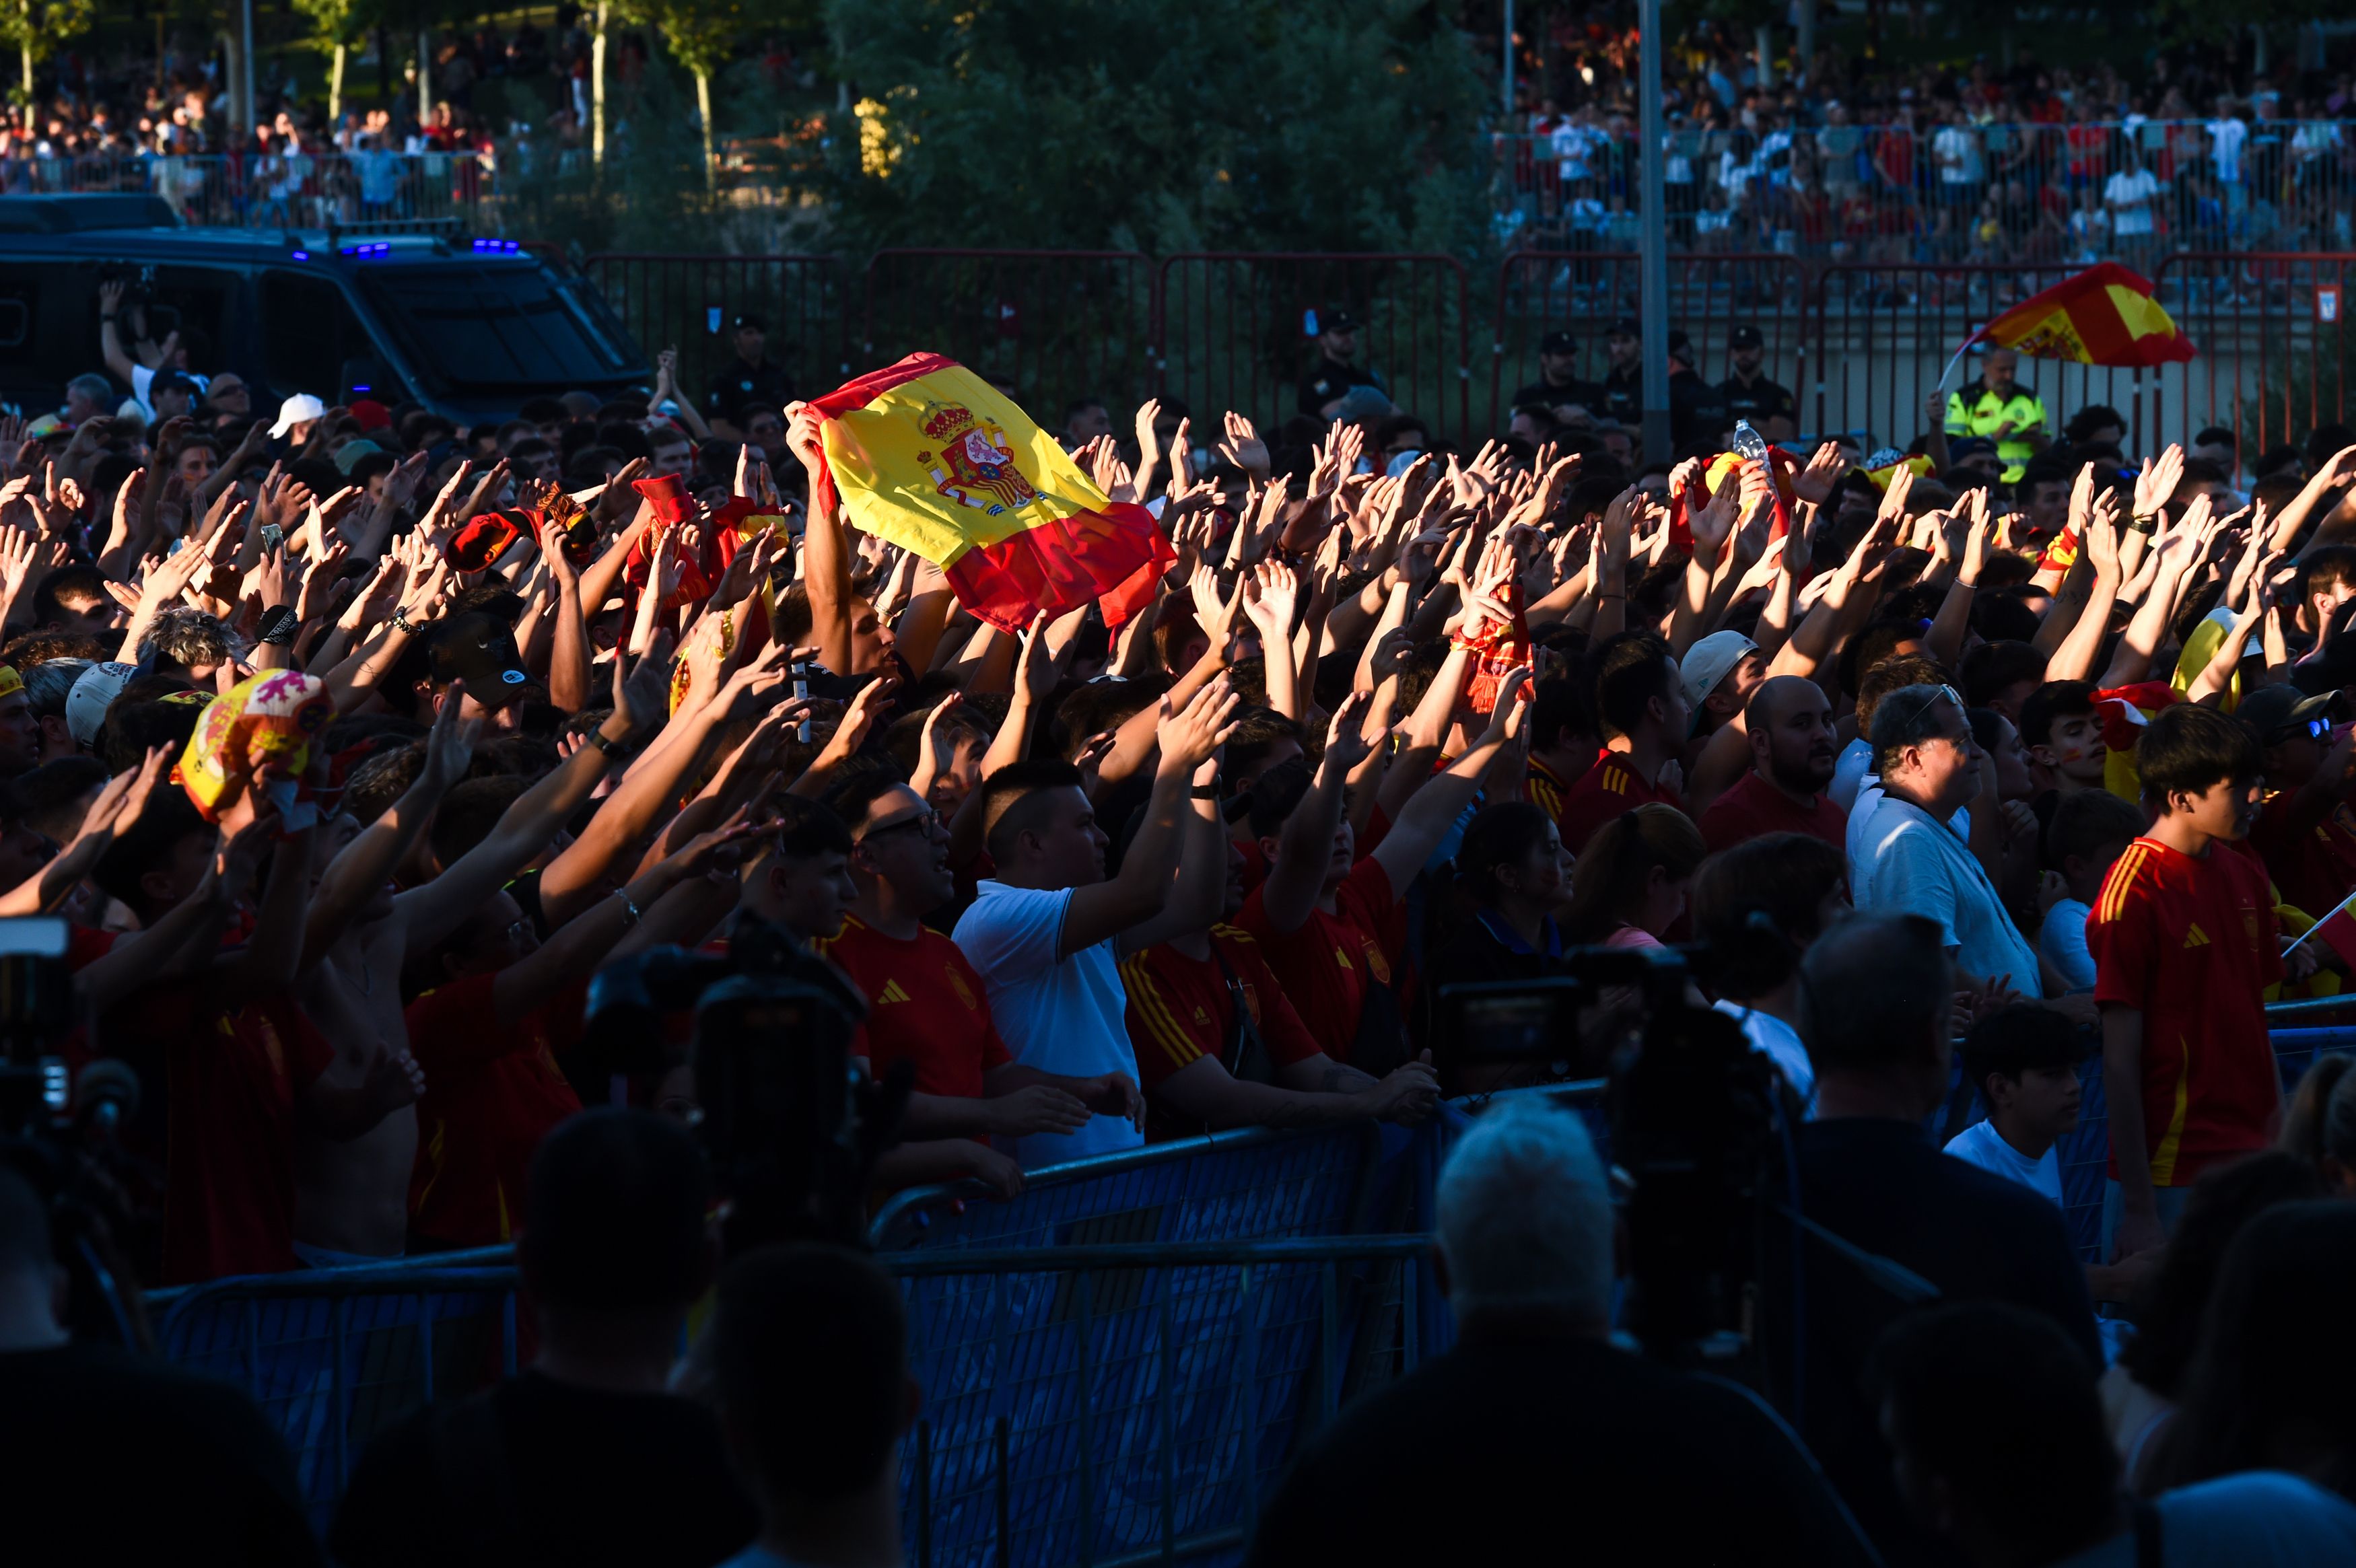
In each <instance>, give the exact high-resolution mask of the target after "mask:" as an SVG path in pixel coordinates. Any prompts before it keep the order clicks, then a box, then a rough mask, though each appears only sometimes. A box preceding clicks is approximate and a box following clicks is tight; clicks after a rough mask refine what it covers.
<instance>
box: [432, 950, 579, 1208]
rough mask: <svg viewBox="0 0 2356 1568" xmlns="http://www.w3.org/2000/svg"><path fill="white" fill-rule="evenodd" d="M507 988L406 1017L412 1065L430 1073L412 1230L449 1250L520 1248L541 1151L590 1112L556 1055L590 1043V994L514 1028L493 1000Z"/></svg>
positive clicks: (476, 991) (572, 995)
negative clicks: (585, 1021) (586, 1035)
mask: <svg viewBox="0 0 2356 1568" xmlns="http://www.w3.org/2000/svg"><path fill="white" fill-rule="evenodd" d="M497 983H498V975H497V974H496V973H493V974H487V975H469V976H466V978H464V979H462V980H453V981H452V982H450V984H448V985H446V986H440V987H435V988H434V989H433V990H431V991H427V992H425V993H424V994H423V995H422V996H420V997H418V998H417V999H416V1000H415V1001H413V1002H412V1003H410V1004H409V1006H408V1008H405V1009H404V1010H403V1015H402V1016H403V1017H404V1018H405V1019H406V1020H407V1021H408V1024H409V1053H410V1054H411V1055H412V1056H414V1057H415V1058H417V1064H418V1066H420V1067H422V1068H423V1069H424V1070H425V1095H424V1097H423V1099H421V1100H419V1101H418V1102H417V1166H416V1168H415V1170H414V1171H413V1172H412V1174H411V1176H410V1180H409V1221H410V1224H411V1225H412V1227H413V1228H414V1229H415V1230H416V1232H417V1233H418V1234H419V1235H421V1236H424V1237H427V1238H429V1239H430V1240H433V1241H434V1242H438V1243H443V1244H444V1245H445V1246H456V1247H488V1246H496V1245H497V1244H498V1243H501V1242H508V1241H512V1240H514V1239H515V1230H516V1227H517V1226H519V1225H520V1224H522V1223H523V1211H524V1180H525V1176H526V1174H527V1173H528V1172H529V1171H530V1169H531V1157H532V1153H533V1151H534V1150H536V1149H538V1148H539V1147H540V1140H541V1139H542V1138H544V1137H546V1136H548V1135H549V1133H550V1132H551V1131H552V1130H553V1129H554V1128H555V1126H556V1124H557V1123H559V1122H561V1121H562V1120H564V1118H565V1117H567V1116H570V1115H573V1113H575V1112H577V1111H579V1110H580V1109H581V1099H580V1096H578V1095H576V1094H575V1093H573V1085H572V1084H571V1083H568V1082H566V1080H565V1077H564V1072H563V1070H562V1069H561V1068H559V1067H558V1066H557V1065H556V1052H557V1051H558V1050H560V1049H569V1048H570V1046H571V1045H572V1044H573V1041H574V1040H576V1039H577V1038H578V1037H579V1035H580V1032H581V1016H582V1015H581V1010H582V1004H583V1002H584V1000H586V998H587V997H588V995H589V987H587V986H586V985H585V984H584V985H579V986H574V987H571V988H570V989H568V990H566V991H565V992H564V993H562V995H560V996H558V997H555V998H554V999H552V1000H551V1001H549V1002H547V1003H546V1004H544V1005H543V1006H541V1007H540V1008H536V1009H535V1010H533V1011H532V1012H531V1013H530V1015H529V1016H527V1017H526V1018H525V1019H523V1020H522V1021H521V1022H519V1023H518V1024H515V1025H513V1026H508V1025H503V1024H501V1023H500V1022H499V1020H498V1007H497V1005H496V1004H495V1003H494V1002H493V1000H492V990H493V987H495V986H496V984H497Z"/></svg>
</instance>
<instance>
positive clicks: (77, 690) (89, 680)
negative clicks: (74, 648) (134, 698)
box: [66, 659, 139, 746]
mask: <svg viewBox="0 0 2356 1568" xmlns="http://www.w3.org/2000/svg"><path fill="white" fill-rule="evenodd" d="M138 673H139V667H138V666H137V665H131V664H117V663H116V662H115V661H113V660H112V659H108V660H106V661H105V662H103V663H102V664H94V665H92V666H91V667H89V668H88V669H86V670H84V671H82V672H81V675H80V677H78V678H77V679H76V680H75V681H74V683H73V685H72V687H71V688H69V689H68V690H67V692H66V731H67V733H69V734H70V735H71V736H72V737H73V738H74V744H75V745H77V746H95V745H97V744H98V731H99V726H100V725H102V724H104V723H105V722H106V710H107V709H109V708H110V707H112V706H113V703H114V699H115V698H117V697H118V696H120V695H121V694H122V691H123V688H124V687H125V686H127V685H128V684H130V681H131V677H133V676H134V675H137V674H138Z"/></svg>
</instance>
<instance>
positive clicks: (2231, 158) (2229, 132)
mask: <svg viewBox="0 0 2356 1568" xmlns="http://www.w3.org/2000/svg"><path fill="white" fill-rule="evenodd" d="M2249 139H2250V127H2249V125H2248V124H2247V123H2245V122H2244V121H2240V120H2211V121H2210V122H2209V155H2210V156H2211V158H2213V159H2215V160H2216V163H2217V183H2219V184H2220V185H2237V184H2239V183H2240V182H2241V178H2242V144H2243V143H2244V142H2246V141H2248V140H2249Z"/></svg>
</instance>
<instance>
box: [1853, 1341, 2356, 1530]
mask: <svg viewBox="0 0 2356 1568" xmlns="http://www.w3.org/2000/svg"><path fill="white" fill-rule="evenodd" d="M1872 1379H1873V1384H1874V1397H1875V1399H1876V1401H1877V1403H1879V1407H1880V1413H1881V1416H1880V1419H1881V1426H1882V1430H1883V1431H1884V1432H1885V1433H1887V1434H1888V1435H1889V1438H1890V1446H1891V1449H1892V1452H1893V1454H1894V1456H1895V1457H1894V1463H1893V1470H1894V1473H1895V1477H1896V1480H1897V1484H1898V1487H1899V1488H1900V1490H1901V1492H1902V1493H1903V1494H1904V1496H1905V1499H1906V1502H1907V1505H1908V1507H1909V1509H1911V1510H1912V1513H1913V1516H1914V1517H1915V1518H1916V1519H1917V1520H1920V1521H1921V1523H1922V1526H1923V1528H1924V1529H1925V1530H1926V1531H1930V1532H1932V1533H1933V1534H1934V1535H1936V1536H1939V1537H1941V1538H1943V1539H1944V1541H1946V1542H1948V1543H1949V1544H1950V1547H1951V1550H1952V1551H1953V1552H1956V1553H1959V1554H1960V1555H1961V1557H1962V1558H1963V1560H1964V1561H1965V1562H1967V1563H1972V1564H1973V1565H1974V1568H2020V1565H2022V1564H2039V1565H2045V1564H2051V1568H2212V1565H2222V1564H2227V1563H2231V1564H2233V1565H2235V1568H2326V1565H2328V1564H2333V1563H2346V1562H2347V1561H2349V1553H2351V1552H2356V1508H2351V1507H2350V1506H2349V1505H2348V1504H2347V1503H2345V1502H2343V1501H2341V1500H2340V1499H2339V1498H2337V1497H2335V1496H2333V1495H2332V1494H2331V1493H2330V1492H2329V1491H2326V1490H2324V1489H2323V1488H2320V1487H2318V1486H2316V1485H2314V1484H2313V1483H2311V1482H2309V1481H2307V1480H2304V1479H2301V1478H2300V1477H2297V1476H2292V1475H2286V1474H2283V1473H2281V1472H2280V1471H2272V1470H2254V1471H2252V1472H2250V1473H2247V1474H2240V1475H2230V1476H2226V1477H2222V1479H2217V1480H2211V1481H2208V1482H2206V1483H2205V1484H2202V1485H2198V1486H2193V1487H2189V1488H2185V1489H2184V1490H2181V1491H2176V1492H2169V1493H2167V1494H2165V1495H2163V1496H2162V1497H2161V1498H2160V1499H2158V1502H2157V1503H2154V1504H2146V1505H2132V1506H2131V1505H2129V1504H2128V1503H2127V1502H2126V1500H2125V1499H2123V1498H2122V1497H2121V1495H2120V1492H2119V1487H2118V1469H2119V1467H2118V1456H2117V1455H2116V1454H2115V1452H2113V1450H2112V1448H2111V1444H2110V1439H2109V1437H2108V1435H2106V1434H2105V1433H2104V1427H2103V1410H2102V1404H2101V1402H2100V1400H2099V1399H2098V1397H2097V1396H2096V1393H2095V1389H2094V1363H2093V1362H2092V1361H2089V1360H2087V1359H2086V1358H2085V1356H2084V1355H2083V1352H2082V1351H2081V1350H2080V1349H2079V1348H2078V1347H2076V1346H2074V1345H2072V1343H2071V1342H2070V1340H2069V1338H2068V1337H2067V1336H2066V1335H2064V1334H2062V1333H2061V1331H2060V1330H2058V1329H2057V1328H2054V1327H2053V1325H2052V1324H2051V1322H2049V1321H2047V1320H2046V1319H2044V1318H2042V1317H2039V1316H2038V1315H2037V1314H2035V1313H2033V1312H2024V1311H2022V1310H2021V1309H2020V1308H2019V1307H2012V1306H2008V1305H2005V1304H2003V1303H1999V1302H1964V1303H1957V1304H1954V1305H1951V1306H1944V1307H1937V1308H1934V1309H1933V1310H1932V1311H1929V1312H1923V1313H1919V1314H1917V1315H1915V1316H1913V1317H1907V1318H1905V1319H1902V1320H1901V1321H1900V1322H1899V1323H1898V1324H1896V1325H1895V1326H1893V1327H1892V1328H1890V1331H1889V1332H1888V1333H1887V1334H1885V1335H1884V1336H1883V1337H1882V1339H1881V1342H1880V1343H1879V1345H1878V1346H1877V1347H1876V1348H1875V1350H1874V1356H1873V1363H1872ZM1947 1560H1949V1561H1952V1560H1953V1559H1952V1558H1949V1559H1947Z"/></svg>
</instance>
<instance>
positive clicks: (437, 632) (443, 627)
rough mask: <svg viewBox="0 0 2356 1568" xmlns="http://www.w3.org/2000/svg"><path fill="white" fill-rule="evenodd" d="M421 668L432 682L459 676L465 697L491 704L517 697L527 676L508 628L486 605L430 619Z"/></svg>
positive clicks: (496, 705) (438, 683) (499, 705)
mask: <svg viewBox="0 0 2356 1568" xmlns="http://www.w3.org/2000/svg"><path fill="white" fill-rule="evenodd" d="M425 668H426V673H427V674H428V675H429V676H430V677H432V679H433V681H434V685H436V686H447V685H448V684H449V683H450V682H452V681H454V680H463V681H465V682H466V695H467V696H469V697H471V698H473V699H475V700H476V701H477V702H478V703H480V704H481V705H482V706H483V707H485V708H493V709H497V708H505V707H506V706H507V705H508V704H509V703H510V702H513V701H514V700H515V699H517V698H519V697H520V696H522V695H523V688H524V684H525V683H526V682H527V681H529V680H530V678H531V677H530V676H529V675H527V674H526V673H525V672H524V667H523V655H522V654H521V653H520V652H519V651H518V650H517V648H516V640H515V632H514V630H513V629H512V628H511V627H510V626H509V624H507V623H506V622H505V621H503V620H501V619H500V618H499V617H498V615H497V614H495V613H491V612H489V611H487V610H469V611H467V612H466V613H463V614H458V615H453V616H451V617H450V618H449V619H447V620H444V621H439V622H436V623H435V624H434V627H433V628H432V630H430V631H428V632H427V633H426V634H425Z"/></svg>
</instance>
